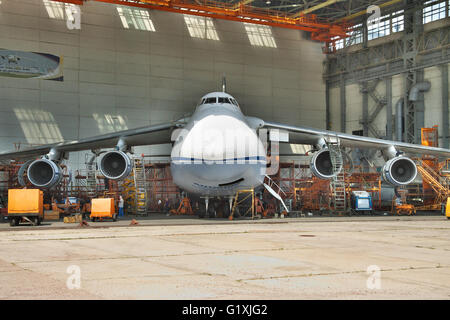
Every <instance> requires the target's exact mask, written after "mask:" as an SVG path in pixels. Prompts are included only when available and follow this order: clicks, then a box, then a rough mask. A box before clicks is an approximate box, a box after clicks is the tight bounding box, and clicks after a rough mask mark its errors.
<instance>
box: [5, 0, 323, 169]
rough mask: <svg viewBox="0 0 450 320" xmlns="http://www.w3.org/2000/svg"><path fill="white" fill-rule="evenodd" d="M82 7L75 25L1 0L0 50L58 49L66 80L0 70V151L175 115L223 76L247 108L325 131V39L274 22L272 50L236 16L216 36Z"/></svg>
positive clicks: (78, 158) (23, 2) (168, 20)
mask: <svg viewBox="0 0 450 320" xmlns="http://www.w3.org/2000/svg"><path fill="white" fill-rule="evenodd" d="M81 9H82V18H81V19H82V25H81V30H69V29H67V27H66V22H65V21H64V20H56V19H50V18H49V16H48V13H47V11H46V9H45V7H44V5H43V1H42V0H2V2H1V4H0V43H1V46H0V47H3V48H7V49H14V50H26V51H38V52H45V53H51V54H56V55H63V56H64V82H55V81H43V80H32V79H29V80H24V79H14V78H6V77H0V110H1V115H2V116H1V117H0V147H1V149H2V150H10V149H12V148H13V147H14V146H13V143H16V142H22V143H25V144H23V145H26V143H30V144H43V143H49V142H56V141H57V140H61V139H64V140H72V139H79V138H84V137H88V136H94V135H97V134H100V133H105V132H111V131H115V130H120V129H126V128H128V129H130V128H134V127H139V126H145V125H148V124H154V123H159V122H164V121H167V120H172V119H175V118H177V117H179V116H182V115H183V114H184V113H188V112H191V111H193V108H194V106H195V104H196V102H197V101H198V99H199V98H200V97H201V96H202V95H203V94H205V93H207V92H210V91H215V90H218V89H220V83H221V76H222V74H223V73H225V74H226V76H227V82H228V91H229V93H231V94H232V95H234V96H235V97H236V98H237V100H238V101H239V102H240V104H241V106H242V109H243V112H244V113H245V114H247V115H253V116H259V117H262V118H263V119H267V120H273V121H279V122H285V123H290V124H297V125H308V126H315V127H318V128H325V85H324V83H323V81H322V69H323V67H322V62H323V60H324V55H323V54H322V50H321V47H322V44H320V43H317V42H312V41H309V40H306V39H305V37H306V36H305V34H304V33H303V32H301V31H296V30H287V29H280V28H272V32H273V35H274V39H275V42H276V44H277V48H266V47H256V46H252V45H251V44H250V42H249V39H248V36H247V34H246V31H245V28H244V25H243V24H242V23H240V22H231V21H224V20H214V25H215V27H216V29H217V33H218V36H219V38H220V41H214V40H205V39H198V38H192V37H191V36H190V35H189V32H188V29H187V27H186V24H185V22H184V18H183V15H181V14H174V13H167V12H161V11H151V12H150V17H151V19H152V21H153V24H154V26H155V29H156V32H148V31H136V30H132V29H124V28H123V26H122V24H121V22H120V19H119V16H118V13H117V10H116V7H115V6H114V5H110V4H105V3H97V2H88V3H86V4H85V5H83V6H82V7H81ZM111 117H112V118H111ZM143 150H144V151H145V150H146V149H143ZM71 162H73V165H74V166H76V164H77V163H83V162H84V156H82V155H80V154H73V155H71Z"/></svg>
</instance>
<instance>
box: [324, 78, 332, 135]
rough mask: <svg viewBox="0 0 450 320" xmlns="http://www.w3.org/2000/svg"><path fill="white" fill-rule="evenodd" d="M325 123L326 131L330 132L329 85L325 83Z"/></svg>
mask: <svg viewBox="0 0 450 320" xmlns="http://www.w3.org/2000/svg"><path fill="white" fill-rule="evenodd" d="M325 108H326V109H325V123H326V129H327V130H331V115H330V113H331V109H330V108H331V106H330V83H329V82H328V81H326V82H325Z"/></svg>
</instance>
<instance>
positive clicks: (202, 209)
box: [197, 204, 206, 219]
mask: <svg viewBox="0 0 450 320" xmlns="http://www.w3.org/2000/svg"><path fill="white" fill-rule="evenodd" d="M197 212H198V218H199V219H203V218H205V214H206V207H205V205H204V204H199V205H198V210H197Z"/></svg>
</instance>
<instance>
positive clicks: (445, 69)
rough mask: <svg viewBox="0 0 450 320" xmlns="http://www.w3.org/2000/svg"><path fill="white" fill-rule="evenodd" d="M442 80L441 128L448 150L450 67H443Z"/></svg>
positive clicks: (443, 144)
mask: <svg viewBox="0 0 450 320" xmlns="http://www.w3.org/2000/svg"><path fill="white" fill-rule="evenodd" d="M441 78H442V89H441V91H442V128H439V130H440V131H441V134H442V146H441V147H443V148H446V149H448V147H449V143H448V140H449V136H448V134H449V130H448V125H449V119H448V116H449V114H448V65H447V64H444V65H442V66H441Z"/></svg>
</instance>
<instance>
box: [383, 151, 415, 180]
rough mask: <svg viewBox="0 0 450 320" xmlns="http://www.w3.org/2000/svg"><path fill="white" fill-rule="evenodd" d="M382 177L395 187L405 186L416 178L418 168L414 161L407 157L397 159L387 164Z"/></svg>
mask: <svg viewBox="0 0 450 320" xmlns="http://www.w3.org/2000/svg"><path fill="white" fill-rule="evenodd" d="M382 175H383V179H384V180H385V181H386V182H388V183H390V184H391V185H393V186H396V187H399V186H405V185H407V184H410V183H411V182H413V181H414V179H415V178H416V176H417V167H416V164H415V163H414V161H412V160H411V159H409V158H407V157H402V156H400V157H395V158H392V159H391V160H389V161H387V162H386V163H385V165H384V167H383V171H382Z"/></svg>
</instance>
